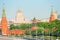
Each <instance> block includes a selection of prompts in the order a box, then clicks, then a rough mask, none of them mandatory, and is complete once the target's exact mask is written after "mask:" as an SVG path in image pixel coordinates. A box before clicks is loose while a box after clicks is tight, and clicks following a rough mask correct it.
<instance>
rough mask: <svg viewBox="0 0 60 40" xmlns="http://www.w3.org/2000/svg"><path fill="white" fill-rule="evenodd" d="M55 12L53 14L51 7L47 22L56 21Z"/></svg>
mask: <svg viewBox="0 0 60 40" xmlns="http://www.w3.org/2000/svg"><path fill="white" fill-rule="evenodd" d="M57 16H58V15H57V12H53V7H52V8H51V15H50V19H49V22H51V21H54V20H56V19H57Z"/></svg>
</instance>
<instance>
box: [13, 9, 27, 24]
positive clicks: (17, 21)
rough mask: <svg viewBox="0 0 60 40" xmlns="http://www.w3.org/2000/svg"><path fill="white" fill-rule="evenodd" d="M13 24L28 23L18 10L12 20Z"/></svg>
mask: <svg viewBox="0 0 60 40" xmlns="http://www.w3.org/2000/svg"><path fill="white" fill-rule="evenodd" d="M12 21H13V22H14V24H20V23H28V20H27V19H26V18H24V17H23V15H22V11H21V10H19V9H18V11H17V14H16V17H15V19H13V20H12Z"/></svg>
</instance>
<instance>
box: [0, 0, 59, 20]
mask: <svg viewBox="0 0 60 40" xmlns="http://www.w3.org/2000/svg"><path fill="white" fill-rule="evenodd" d="M3 3H5V5H4V7H5V10H6V17H7V19H8V20H11V19H14V18H15V16H16V12H17V10H18V9H20V10H21V11H22V14H23V17H24V18H26V19H28V20H31V19H33V18H34V17H36V18H37V19H44V18H49V16H50V12H51V6H52V5H53V10H54V12H55V11H56V10H57V11H58V14H60V0H0V18H1V17H2V9H3Z"/></svg>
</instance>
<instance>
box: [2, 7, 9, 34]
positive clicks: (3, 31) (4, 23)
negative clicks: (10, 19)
mask: <svg viewBox="0 0 60 40" xmlns="http://www.w3.org/2000/svg"><path fill="white" fill-rule="evenodd" d="M1 27H2V35H7V29H8V26H7V19H6V14H5V9H4V8H3V10H2V20H1Z"/></svg>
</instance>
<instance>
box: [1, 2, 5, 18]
mask: <svg viewBox="0 0 60 40" xmlns="http://www.w3.org/2000/svg"><path fill="white" fill-rule="evenodd" d="M4 5H5V3H3V9H2V17H5V16H6V14H5V8H4Z"/></svg>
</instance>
